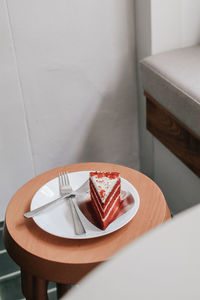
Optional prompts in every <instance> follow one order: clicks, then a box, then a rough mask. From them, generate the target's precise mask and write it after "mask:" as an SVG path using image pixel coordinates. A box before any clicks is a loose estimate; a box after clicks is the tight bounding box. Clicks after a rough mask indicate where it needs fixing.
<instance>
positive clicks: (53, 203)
mask: <svg viewBox="0 0 200 300" xmlns="http://www.w3.org/2000/svg"><path fill="white" fill-rule="evenodd" d="M74 196H75V195H74V194H72V193H71V194H69V195H64V196H62V197H59V198H57V199H55V200H53V201H51V202H49V203H47V204H44V205H42V206H40V207H38V208H36V209H33V210H31V211H29V212H26V213H25V214H24V217H25V218H33V217H35V216H36V215H38V214H40V213H41V212H43V211H46V210H47V209H48V208H49V207H53V206H56V205H57V204H58V203H59V202H60V201H61V200H63V199H65V198H69V197H70V199H71V198H72V197H74Z"/></svg>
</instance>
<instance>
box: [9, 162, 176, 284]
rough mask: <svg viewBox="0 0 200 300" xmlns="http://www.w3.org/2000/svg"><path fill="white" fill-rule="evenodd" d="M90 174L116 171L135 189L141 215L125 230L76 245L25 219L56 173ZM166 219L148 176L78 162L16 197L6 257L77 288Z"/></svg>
mask: <svg viewBox="0 0 200 300" xmlns="http://www.w3.org/2000/svg"><path fill="white" fill-rule="evenodd" d="M86 170H99V171H117V172H119V173H120V175H121V177H123V178H125V179H126V180H128V181H129V182H130V183H132V184H133V185H134V187H135V188H136V189H137V191H138V193H139V196H140V207H139V210H138V212H137V214H136V216H135V217H134V218H133V219H132V220H131V221H130V222H129V223H128V224H127V225H125V226H124V227H123V228H121V229H119V230H117V231H116V232H114V233H112V234H109V235H106V236H103V237H99V238H94V239H88V240H85V239H84V240H72V239H65V238H60V237H56V236H53V235H51V234H48V233H47V232H45V231H43V230H42V229H40V228H39V227H38V226H37V225H36V224H35V223H34V221H33V220H32V219H25V218H24V217H23V214H24V213H25V212H26V211H28V210H29V208H30V203H31V200H32V198H33V196H34V194H35V193H36V192H37V190H38V189H39V188H40V187H41V186H42V185H44V184H45V183H47V182H48V181H50V180H52V179H53V178H55V177H57V175H58V171H68V172H69V173H70V172H75V171H86ZM168 218H170V212H169V209H168V206H167V204H166V201H165V198H164V196H163V194H162V192H161V190H160V189H159V187H158V186H157V185H156V184H155V183H154V182H153V181H152V180H151V179H150V178H148V177H147V176H145V175H144V174H142V173H140V172H138V171H135V170H133V169H130V168H127V167H124V166H120V165H114V164H108V163H80V164H74V165H67V166H63V167H60V168H56V169H53V170H50V171H48V172H46V173H43V174H41V175H39V176H37V177H35V178H33V179H32V180H30V181H29V182H27V183H26V184H25V185H24V186H22V187H21V188H20V189H19V190H18V191H17V192H16V194H15V195H14V196H13V198H12V199H11V201H10V202H9V205H8V207H7V211H6V218H5V230H4V241H5V245H6V248H7V250H8V253H9V254H10V255H11V257H12V258H13V259H14V260H15V262H16V263H17V264H19V265H20V266H21V268H23V269H25V270H29V271H30V270H31V272H32V273H33V274H35V275H37V276H39V277H41V278H45V279H48V280H51V281H57V282H61V283H76V282H77V281H78V280H79V279H80V278H81V277H82V276H83V275H84V274H85V271H86V269H87V270H88V271H89V270H91V269H92V268H93V267H94V266H96V265H97V264H98V263H99V262H102V261H105V260H107V259H109V258H110V257H111V256H112V255H114V254H115V253H116V252H117V251H119V250H120V249H121V248H122V247H124V246H125V245H127V244H128V243H130V242H131V241H132V240H134V239H135V238H137V237H139V236H140V235H142V234H144V233H145V232H147V231H148V230H150V229H152V228H153V227H155V226H157V225H159V224H161V223H163V222H164V221H165V220H167V219H168ZM66 275H67V276H68V279H66ZM66 281H67V282H66Z"/></svg>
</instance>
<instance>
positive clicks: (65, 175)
mask: <svg viewBox="0 0 200 300" xmlns="http://www.w3.org/2000/svg"><path fill="white" fill-rule="evenodd" d="M64 177H65V183H66V185H70V182H69V175H68V172H64Z"/></svg>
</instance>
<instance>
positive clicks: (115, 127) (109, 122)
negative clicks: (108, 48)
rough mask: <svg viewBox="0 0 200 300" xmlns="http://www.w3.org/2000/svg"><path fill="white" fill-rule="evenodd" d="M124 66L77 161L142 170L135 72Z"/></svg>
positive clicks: (130, 66) (97, 113)
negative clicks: (106, 163) (110, 164)
mask: <svg viewBox="0 0 200 300" xmlns="http://www.w3.org/2000/svg"><path fill="white" fill-rule="evenodd" d="M133 67H134V66H132V65H131V64H130V60H127V61H126V62H124V63H123V67H122V70H123V72H121V76H120V78H119V80H118V82H117V83H116V84H115V87H114V88H113V89H111V90H109V92H107V94H106V95H104V96H103V98H102V100H101V102H100V104H99V107H98V111H97V112H96V115H95V116H94V117H93V120H92V121H91V123H90V128H89V129H88V133H87V136H86V138H85V141H84V143H83V147H82V150H81V151H80V153H79V157H78V159H77V161H99V162H101V161H102V162H110V163H117V164H121V165H126V166H128V167H132V168H135V169H138V168H139V158H138V120H137V96H136V81H135V74H134V73H135V71H134V70H133Z"/></svg>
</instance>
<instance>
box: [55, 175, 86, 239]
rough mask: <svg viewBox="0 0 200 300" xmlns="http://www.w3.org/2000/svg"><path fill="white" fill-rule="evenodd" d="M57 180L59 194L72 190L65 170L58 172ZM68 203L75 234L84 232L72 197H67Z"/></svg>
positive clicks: (68, 192)
mask: <svg viewBox="0 0 200 300" xmlns="http://www.w3.org/2000/svg"><path fill="white" fill-rule="evenodd" d="M58 180H59V190H60V195H61V196H64V195H66V194H70V193H72V192H73V190H72V187H71V186H70V182H69V177H68V173H67V172H62V173H61V172H59V174H58ZM68 199H69V204H70V209H71V213H72V219H73V223H74V229H75V233H76V234H77V235H80V234H84V233H86V231H85V228H84V226H83V223H82V222H81V219H80V217H79V215H78V212H77V209H76V206H75V204H74V202H73V198H72V197H69V198H68Z"/></svg>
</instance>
